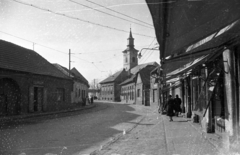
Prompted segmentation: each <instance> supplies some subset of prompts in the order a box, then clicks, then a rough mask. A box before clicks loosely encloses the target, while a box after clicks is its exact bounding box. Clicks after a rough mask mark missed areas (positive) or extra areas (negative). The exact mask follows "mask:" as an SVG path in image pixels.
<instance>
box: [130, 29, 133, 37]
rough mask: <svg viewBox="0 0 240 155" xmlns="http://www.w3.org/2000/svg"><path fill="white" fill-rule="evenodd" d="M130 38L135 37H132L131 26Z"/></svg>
mask: <svg viewBox="0 0 240 155" xmlns="http://www.w3.org/2000/svg"><path fill="white" fill-rule="evenodd" d="M129 38H133V37H132V30H131V28H130V34H129Z"/></svg>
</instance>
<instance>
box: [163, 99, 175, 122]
mask: <svg viewBox="0 0 240 155" xmlns="http://www.w3.org/2000/svg"><path fill="white" fill-rule="evenodd" d="M168 97H169V98H168V102H167V104H166V107H165V108H166V110H167V116H169V118H170V120H169V121H170V122H171V121H173V119H172V117H173V116H174V112H173V110H174V99H173V98H172V95H169V96H168Z"/></svg>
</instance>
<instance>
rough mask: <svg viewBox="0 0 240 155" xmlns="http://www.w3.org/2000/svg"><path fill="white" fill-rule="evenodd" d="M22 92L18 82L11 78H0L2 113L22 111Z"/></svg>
mask: <svg viewBox="0 0 240 155" xmlns="http://www.w3.org/2000/svg"><path fill="white" fill-rule="evenodd" d="M20 99H21V93H20V88H19V86H18V84H17V83H16V82H15V81H14V80H12V79H10V78H3V79H0V115H16V114H19V113H20Z"/></svg>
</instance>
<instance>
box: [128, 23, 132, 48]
mask: <svg viewBox="0 0 240 155" xmlns="http://www.w3.org/2000/svg"><path fill="white" fill-rule="evenodd" d="M127 47H129V48H134V38H133V37H132V30H131V28H130V33H129V38H128V45H127Z"/></svg>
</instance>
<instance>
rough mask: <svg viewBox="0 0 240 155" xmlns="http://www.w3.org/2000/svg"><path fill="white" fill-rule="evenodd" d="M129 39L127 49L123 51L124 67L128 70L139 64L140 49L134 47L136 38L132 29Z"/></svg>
mask: <svg viewBox="0 0 240 155" xmlns="http://www.w3.org/2000/svg"><path fill="white" fill-rule="evenodd" d="M127 40H128V42H127V44H128V45H127V49H125V50H124V51H123V68H125V70H126V71H128V70H130V69H132V68H133V67H135V66H137V65H138V57H137V55H138V50H136V49H135V48H134V38H133V37H132V31H131V29H130V33H129V37H128V39H127Z"/></svg>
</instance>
